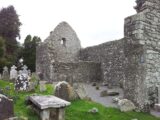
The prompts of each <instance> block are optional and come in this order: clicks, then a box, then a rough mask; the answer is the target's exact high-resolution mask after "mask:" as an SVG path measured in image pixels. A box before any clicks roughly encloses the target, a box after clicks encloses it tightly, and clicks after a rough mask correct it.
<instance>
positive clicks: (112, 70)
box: [79, 39, 125, 86]
mask: <svg viewBox="0 0 160 120" xmlns="http://www.w3.org/2000/svg"><path fill="white" fill-rule="evenodd" d="M123 49H124V39H120V40H115V41H111V42H106V43H103V44H100V45H97V46H93V47H88V48H85V49H82V50H81V51H80V55H79V59H80V60H82V61H93V62H98V63H101V69H102V80H104V81H106V82H107V83H108V84H109V85H111V86H112V85H113V86H117V85H118V86H119V85H120V84H122V82H123V80H124V69H123V68H124V67H123V66H124V63H125V58H124V51H123Z"/></svg>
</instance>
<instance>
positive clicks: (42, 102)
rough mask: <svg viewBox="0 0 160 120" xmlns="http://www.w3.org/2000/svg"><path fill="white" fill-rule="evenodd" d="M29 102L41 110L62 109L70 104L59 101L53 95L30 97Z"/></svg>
mask: <svg viewBox="0 0 160 120" xmlns="http://www.w3.org/2000/svg"><path fill="white" fill-rule="evenodd" d="M29 100H30V101H31V102H32V103H34V104H35V105H36V106H37V107H38V108H40V109H41V110H44V109H48V108H63V107H66V106H68V105H70V104H71V103H70V102H68V101H65V100H63V99H60V98H58V97H56V96H53V95H48V96H30V97H29Z"/></svg>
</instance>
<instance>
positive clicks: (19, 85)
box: [15, 74, 29, 91]
mask: <svg viewBox="0 0 160 120" xmlns="http://www.w3.org/2000/svg"><path fill="white" fill-rule="evenodd" d="M28 88H29V79H28V76H27V75H26V74H21V75H18V77H17V79H16V81H15V90H17V91H25V90H28Z"/></svg>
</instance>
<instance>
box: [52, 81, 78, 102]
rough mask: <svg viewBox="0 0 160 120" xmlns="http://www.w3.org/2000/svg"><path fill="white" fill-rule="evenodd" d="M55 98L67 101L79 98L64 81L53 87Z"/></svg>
mask: <svg viewBox="0 0 160 120" xmlns="http://www.w3.org/2000/svg"><path fill="white" fill-rule="evenodd" d="M55 96H57V97H59V98H61V99H64V100H67V101H71V100H75V99H78V98H79V97H78V94H77V93H76V91H75V90H74V89H73V87H72V86H71V85H70V84H69V83H67V82H66V81H62V82H59V83H58V84H57V85H55Z"/></svg>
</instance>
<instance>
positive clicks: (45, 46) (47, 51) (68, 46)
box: [36, 22, 81, 81]
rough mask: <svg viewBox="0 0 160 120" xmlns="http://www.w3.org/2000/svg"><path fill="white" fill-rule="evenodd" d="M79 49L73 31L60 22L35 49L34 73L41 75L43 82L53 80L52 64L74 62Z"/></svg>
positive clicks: (67, 25) (78, 42) (66, 24)
mask: <svg viewBox="0 0 160 120" xmlns="http://www.w3.org/2000/svg"><path fill="white" fill-rule="evenodd" d="M80 49H81V44H80V40H79V39H78V37H77V35H76V33H75V32H74V30H73V29H72V28H71V27H70V25H69V24H68V23H66V22H61V23H60V24H59V25H58V26H57V27H56V28H55V29H54V31H52V32H50V36H49V37H48V38H47V39H46V40H45V41H44V42H43V43H41V44H40V45H39V46H38V47H37V54H36V72H37V73H38V72H40V73H43V75H44V76H43V77H44V79H45V80H48V81H49V80H54V77H53V74H52V72H53V70H52V63H56V62H63V63H68V62H76V61H77V60H78V53H79V51H80Z"/></svg>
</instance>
